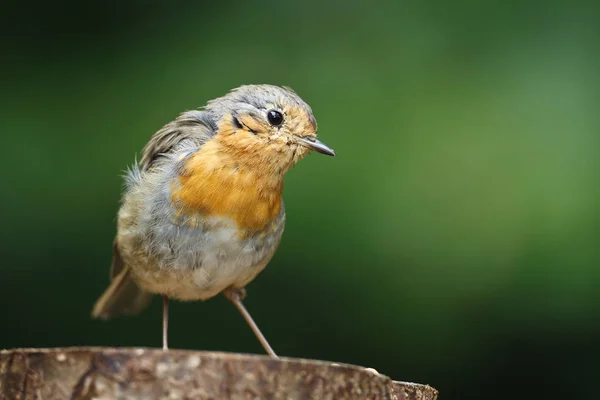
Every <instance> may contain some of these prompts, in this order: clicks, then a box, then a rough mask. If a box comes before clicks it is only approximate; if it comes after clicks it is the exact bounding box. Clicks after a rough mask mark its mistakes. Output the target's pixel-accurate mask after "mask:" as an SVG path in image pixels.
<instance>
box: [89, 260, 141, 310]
mask: <svg viewBox="0 0 600 400" xmlns="http://www.w3.org/2000/svg"><path fill="white" fill-rule="evenodd" d="M151 299H152V294H151V293H148V292H145V291H143V290H142V289H140V287H139V286H138V285H137V284H136V283H135V282H134V281H133V279H131V273H130V270H129V268H128V267H125V268H123V269H122V270H121V271H120V272H119V274H117V276H115V277H114V279H113V280H112V282H111V283H110V286H109V287H108V288H107V289H106V290H105V291H104V293H102V296H100V298H99V299H98V300H97V301H96V304H95V305H94V309H93V310H92V317H94V318H100V319H109V318H113V317H118V316H119V315H135V314H139V313H140V311H142V310H143V309H144V308H146V306H147V305H148V304H149V303H150V300H151Z"/></svg>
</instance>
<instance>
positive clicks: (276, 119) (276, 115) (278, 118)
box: [267, 110, 283, 126]
mask: <svg viewBox="0 0 600 400" xmlns="http://www.w3.org/2000/svg"><path fill="white" fill-rule="evenodd" d="M267 119H268V120H269V123H270V124H271V125H273V126H279V125H281V124H282V123H283V114H281V113H280V112H279V111H277V110H271V111H269V112H268V113H267Z"/></svg>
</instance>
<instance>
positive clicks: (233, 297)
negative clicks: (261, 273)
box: [223, 287, 279, 358]
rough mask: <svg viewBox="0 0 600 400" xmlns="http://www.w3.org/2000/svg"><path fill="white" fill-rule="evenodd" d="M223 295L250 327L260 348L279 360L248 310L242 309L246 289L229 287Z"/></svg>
mask: <svg viewBox="0 0 600 400" xmlns="http://www.w3.org/2000/svg"><path fill="white" fill-rule="evenodd" d="M223 294H224V295H225V297H227V298H228V299H229V300H230V301H231V302H232V303H233V305H234V306H235V307H236V308H237V309H238V310H239V312H240V313H241V314H242V317H244V319H245V320H246V322H247V323H248V325H249V326H250V329H252V332H254V334H255V335H256V338H257V339H258V341H259V342H260V344H261V345H262V347H263V348H264V349H265V351H266V352H267V354H268V355H270V356H271V357H273V358H279V357H277V354H275V352H274V351H273V349H272V348H271V346H270V345H269V342H267V339H265V337H264V336H263V334H262V332H261V331H260V329H258V325H256V323H255V322H254V320H253V319H252V317H251V316H250V313H249V312H248V310H246V307H244V303H242V300H243V299H244V297H246V289H244V288H234V287H230V288H227V289H225V291H224V292H223Z"/></svg>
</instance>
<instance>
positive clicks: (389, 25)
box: [0, 0, 600, 400]
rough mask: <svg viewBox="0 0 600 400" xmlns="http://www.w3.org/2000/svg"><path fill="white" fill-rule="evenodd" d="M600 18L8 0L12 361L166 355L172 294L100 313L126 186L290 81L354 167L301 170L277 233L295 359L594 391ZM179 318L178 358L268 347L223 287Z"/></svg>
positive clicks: (293, 175) (467, 391)
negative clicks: (150, 145) (165, 148)
mask: <svg viewBox="0 0 600 400" xmlns="http://www.w3.org/2000/svg"><path fill="white" fill-rule="evenodd" d="M593 4H594V2H591V1H590V2H577V1H567V0H565V1H526V2H521V1H469V0H454V1H451V2H434V1H413V2H406V1H395V2H392V1H390V2H360V1H330V2H325V1H295V2H281V1H280V2H277V1H261V0H254V1H222V2H210V3H206V4H203V3H202V2H191V1H188V2H162V1H150V2H148V1H141V0H140V1H122V2H116V1H115V2H106V1H103V2H90V3H86V2H74V1H71V2H66V3H64V2H63V5H61V6H59V5H56V4H54V3H52V2H44V3H42V2H39V4H38V3H36V2H24V1H22V2H19V3H13V4H10V5H5V6H3V7H4V8H5V9H4V10H3V12H2V13H1V14H2V24H1V25H2V28H1V29H2V38H3V41H2V45H1V46H2V47H1V48H0V50H1V54H2V56H1V58H2V63H1V66H0V71H1V76H2V81H3V82H2V88H1V92H0V93H1V100H2V103H1V108H0V117H1V119H0V128H1V134H2V136H1V139H2V141H1V145H2V155H1V156H0V160H1V161H0V162H1V164H0V167H1V168H0V170H1V171H2V172H1V173H2V196H1V198H2V205H1V208H0V209H1V212H2V216H1V221H2V223H1V224H0V233H1V235H2V242H1V243H2V245H1V251H2V258H1V260H2V261H1V264H0V306H1V310H2V311H1V312H2V317H1V318H0V325H1V326H2V328H1V329H0V347H2V348H10V347H22V346H36V347H41V346H72V345H121V346H154V347H157V346H160V306H159V303H160V302H159V301H157V300H158V299H155V301H154V302H153V304H152V307H151V309H149V310H148V311H146V312H145V313H144V314H143V315H142V316H140V317H138V318H122V319H118V320H114V321H111V322H101V321H94V320H91V319H90V318H89V312H90V309H91V306H92V304H93V302H94V301H95V299H96V297H97V296H98V295H99V294H100V293H101V292H102V290H103V289H104V288H105V286H106V284H107V282H108V267H109V263H110V257H111V241H112V238H113V235H114V227H115V213H116V211H117V208H118V201H119V191H120V187H121V178H120V174H121V173H122V171H123V170H124V169H125V168H126V167H127V166H128V165H130V164H131V163H132V162H133V160H134V155H135V154H136V153H137V154H139V152H140V150H141V148H142V146H143V145H144V144H145V142H146V141H147V140H148V138H149V137H150V135H151V134H152V133H153V132H154V131H156V130H157V129H158V128H160V127H161V126H162V125H163V124H164V123H166V122H168V121H169V120H171V119H172V118H174V117H175V116H176V115H177V114H178V113H179V112H180V111H183V110H185V109H190V108H195V107H200V106H202V105H203V104H205V102H206V101H207V100H209V99H211V98H214V97H217V96H220V95H222V94H224V93H225V92H227V91H228V90H229V89H231V88H233V87H236V86H239V85H241V84H247V83H273V84H282V85H289V86H292V87H293V88H294V89H295V90H296V91H297V92H298V93H299V94H300V95H301V96H302V97H303V98H304V99H305V100H306V101H307V102H308V103H309V104H310V105H311V106H312V108H313V110H314V112H315V115H316V118H317V120H318V122H319V133H320V138H321V139H322V140H323V141H324V142H325V143H327V144H329V145H330V146H331V147H333V148H334V149H335V150H336V152H337V154H338V156H337V157H336V158H329V157H324V156H320V155H317V154H313V155H311V156H309V157H307V159H305V160H304V161H302V162H301V163H300V164H299V165H297V166H296V167H295V168H294V169H293V170H292V171H291V172H290V173H289V174H288V176H287V179H286V186H285V201H286V207H287V211H288V223H287V227H286V233H285V235H284V238H283V242H282V244H281V246H280V248H279V251H278V252H277V255H276V256H275V258H274V259H273V261H272V263H271V265H270V266H269V267H268V268H267V269H266V271H265V272H263V274H261V275H260V276H259V277H258V278H257V279H256V280H255V281H254V282H252V283H251V284H250V285H249V287H248V293H249V295H248V298H247V301H246V304H247V306H248V308H249V310H250V311H251V313H252V314H253V316H254V317H255V319H256V320H257V322H258V323H259V325H260V326H261V327H262V329H263V330H264V333H265V335H266V336H267V338H268V339H269V340H270V341H271V344H272V345H273V347H274V348H275V349H276V350H277V351H278V352H279V353H280V354H282V355H286V356H295V357H306V358H318V359H324V360H334V361H340V362H349V363H356V364H361V365H364V366H369V367H373V368H376V369H377V370H379V371H380V372H382V373H385V374H388V375H390V376H392V377H394V378H396V379H401V380H409V381H416V382H422V383H429V384H431V385H433V386H435V387H436V388H438V389H439V390H440V391H441V395H442V396H441V399H444V400H454V399H455V400H466V399H491V400H493V399H505V398H511V399H542V398H544V399H559V398H561V399H592V398H596V397H597V386H598V381H599V380H600V367H599V366H598V358H599V357H600V290H599V289H598V286H599V284H600V268H599V267H600V265H599V262H600V251H599V244H600V212H599V208H598V206H599V204H600V203H599V201H600V190H599V188H600V185H599V184H600V158H599V153H600V130H599V127H600V113H599V111H600V74H599V71H600V51H599V48H600V47H599V45H598V43H600V40H599V39H600V35H599V34H600V24H599V22H598V21H599V20H600V19H599V15H598V7H597V6H596V5H593ZM595 4H598V3H597V2H596V3H595ZM171 311H172V314H171V327H170V328H171V329H170V339H171V344H172V346H173V347H174V348H189V349H206V350H224V351H236V352H256V353H262V350H261V348H260V347H259V345H258V343H257V341H256V340H255V339H254V337H253V336H252V333H251V332H250V330H249V329H248V328H247V327H246V326H245V324H244V322H243V320H242V318H241V317H240V316H239V314H238V313H237V311H236V310H235V309H234V307H233V306H231V305H230V304H229V303H228V302H227V301H226V300H225V299H224V298H223V297H222V296H218V297H217V298H215V299H213V300H210V301H208V302H206V303H185V304H184V303H176V304H173V305H172V308H171ZM519 386H521V387H522V388H521V389H519V391H517V393H516V394H515V393H514V391H515V390H516V388H518V387H519ZM509 393H510V394H511V396H510V397H509V396H508V394H509Z"/></svg>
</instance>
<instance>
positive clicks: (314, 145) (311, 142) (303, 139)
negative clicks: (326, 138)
mask: <svg viewBox="0 0 600 400" xmlns="http://www.w3.org/2000/svg"><path fill="white" fill-rule="evenodd" d="M298 142H300V144H301V145H302V146H306V147H308V148H309V149H311V150H314V151H316V152H318V153H321V154H326V155H328V156H335V151H333V149H332V148H331V147H329V146H327V145H326V144H325V143H323V142H321V141H320V140H319V139H317V138H315V137H312V136H298Z"/></svg>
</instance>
